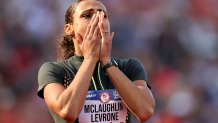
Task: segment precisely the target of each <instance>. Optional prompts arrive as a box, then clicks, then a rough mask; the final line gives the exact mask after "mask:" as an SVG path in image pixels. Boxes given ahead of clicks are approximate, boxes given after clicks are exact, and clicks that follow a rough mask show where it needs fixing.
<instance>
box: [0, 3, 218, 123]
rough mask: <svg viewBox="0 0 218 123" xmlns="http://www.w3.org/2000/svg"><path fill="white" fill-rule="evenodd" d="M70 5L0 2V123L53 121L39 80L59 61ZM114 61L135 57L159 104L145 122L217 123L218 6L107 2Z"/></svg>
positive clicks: (217, 4) (207, 4)
mask: <svg viewBox="0 0 218 123" xmlns="http://www.w3.org/2000/svg"><path fill="white" fill-rule="evenodd" d="M72 2H73V0H65V1H62V0H3V1H0V123H53V120H52V118H51V116H50V114H49V112H48V110H47V107H46V105H45V102H44V101H43V100H42V99H40V98H39V97H37V95H36V92H37V74H38V70H39V67H40V66H41V65H42V63H44V62H46V61H55V60H56V48H57V44H58V41H59V40H60V38H61V36H62V34H63V26H64V14H65V11H66V9H67V7H68V6H69V5H70V4H71V3H72ZM103 2H104V3H105V5H106V6H107V8H108V11H109V16H110V21H111V30H112V31H114V32H115V37H114V40H113V51H112V55H113V56H114V57H120V58H130V57H135V58H138V59H139V60H141V61H142V62H143V64H144V66H145V68H146V70H147V72H148V82H149V84H150V85H151V87H152V92H153V94H154V98H155V100H156V108H155V114H154V115H153V117H152V118H151V119H150V120H149V121H148V123H217V121H218V110H217V109H218V96H217V94H218V9H217V6H218V1H217V0H129V1H126V0H103Z"/></svg>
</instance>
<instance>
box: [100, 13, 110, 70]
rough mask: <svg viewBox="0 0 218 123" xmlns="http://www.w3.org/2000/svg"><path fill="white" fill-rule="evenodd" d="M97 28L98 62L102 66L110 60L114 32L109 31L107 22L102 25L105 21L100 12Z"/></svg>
mask: <svg viewBox="0 0 218 123" xmlns="http://www.w3.org/2000/svg"><path fill="white" fill-rule="evenodd" d="M99 17H100V18H99V25H98V26H99V29H100V33H101V37H102V40H101V52H100V58H99V60H100V62H101V65H102V66H104V65H105V64H107V63H108V62H109V61H110V58H111V46H112V39H113V36H114V33H113V32H112V33H111V32H110V30H109V23H107V24H108V25H104V24H106V23H104V13H103V12H101V13H100V16H99Z"/></svg>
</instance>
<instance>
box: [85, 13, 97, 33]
mask: <svg viewBox="0 0 218 123" xmlns="http://www.w3.org/2000/svg"><path fill="white" fill-rule="evenodd" d="M96 17H97V15H96V14H93V16H92V19H91V21H90V23H89V25H88V27H87V29H86V32H85V35H84V37H86V36H87V35H89V33H90V29H91V26H92V23H93V21H94V20H95V19H96Z"/></svg>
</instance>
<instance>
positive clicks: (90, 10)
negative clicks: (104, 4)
mask: <svg viewBox="0 0 218 123" xmlns="http://www.w3.org/2000/svg"><path fill="white" fill-rule="evenodd" d="M97 11H99V12H102V11H103V12H104V13H105V14H107V12H106V11H105V10H103V9H97ZM86 12H94V9H87V10H84V11H83V12H82V13H81V14H83V13H86Z"/></svg>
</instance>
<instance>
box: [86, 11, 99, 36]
mask: <svg viewBox="0 0 218 123" xmlns="http://www.w3.org/2000/svg"><path fill="white" fill-rule="evenodd" d="M98 22H99V12H98V11H97V14H96V17H95V19H94V20H93V21H92V23H90V24H91V25H89V26H91V27H90V31H89V33H88V35H87V37H88V38H89V39H92V38H93V36H95V35H94V31H95V29H96V28H98ZM96 36H97V35H96Z"/></svg>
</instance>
